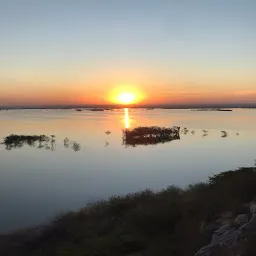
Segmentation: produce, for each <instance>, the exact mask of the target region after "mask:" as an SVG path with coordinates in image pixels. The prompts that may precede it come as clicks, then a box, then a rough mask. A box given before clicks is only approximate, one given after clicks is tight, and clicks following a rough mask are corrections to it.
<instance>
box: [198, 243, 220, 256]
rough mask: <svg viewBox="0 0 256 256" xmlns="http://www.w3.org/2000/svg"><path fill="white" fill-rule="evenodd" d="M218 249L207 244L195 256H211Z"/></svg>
mask: <svg viewBox="0 0 256 256" xmlns="http://www.w3.org/2000/svg"><path fill="white" fill-rule="evenodd" d="M217 248H218V247H216V245H214V244H209V245H206V246H204V247H202V248H201V249H200V250H199V251H198V252H197V253H196V254H195V256H211V255H213V253H214V252H215V251H216V249H217Z"/></svg>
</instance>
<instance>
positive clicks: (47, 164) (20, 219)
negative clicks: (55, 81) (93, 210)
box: [0, 109, 256, 232]
mask: <svg viewBox="0 0 256 256" xmlns="http://www.w3.org/2000/svg"><path fill="white" fill-rule="evenodd" d="M152 125H157V126H166V127H172V126H174V125H175V126H181V129H182V132H181V134H180V139H179V140H173V141H171V142H168V143H164V144H161V143H160V144H157V145H147V146H143V145H140V146H137V147H132V146H128V147H127V146H126V145H124V144H123V140H122V136H123V134H122V129H124V128H134V127H137V126H152ZM184 128H187V129H188V131H187V132H185V130H184ZM203 130H206V131H207V132H206V131H205V132H203ZM224 130H225V131H226V132H227V136H223V133H222V131H224ZM106 131H110V132H111V133H110V134H106ZM192 131H194V132H192ZM193 133H194V134H193ZM10 134H19V135H22V134H24V135H40V134H45V135H48V136H50V135H55V136H56V138H55V139H54V140H56V141H55V142H54V145H51V144H50V143H49V147H48V148H45V147H42V148H38V147H37V146H34V147H32V146H29V145H23V146H22V147H18V148H12V149H9V150H6V147H5V145H0V177H1V179H0V205H1V211H0V232H7V231H11V230H13V229H16V228H23V227H27V226H31V225H37V224H41V223H44V222H46V221H48V220H50V219H51V218H53V217H54V216H55V215H56V214H58V213H61V212H63V211H66V210H76V209H79V208H81V207H83V206H84V205H85V204H86V203H88V202H91V201H95V200H99V199H103V198H107V197H109V196H111V195H120V194H124V193H128V192H136V191H139V190H143V189H146V188H150V189H155V190H157V189H162V188H166V187H167V186H169V185H171V184H174V185H177V186H183V187H184V186H186V185H188V184H189V183H195V182H199V181H205V180H206V179H207V178H208V176H209V175H212V174H215V173H218V172H221V171H225V170H230V169H234V168H237V167H240V166H251V165H252V164H253V162H254V159H255V158H256V153H255V152H256V136H255V135H256V110H249V109H235V110H234V111H232V112H211V111H207V112H206V111H190V110H168V109H166V110H164V109H154V110H145V109H131V110H130V111H129V110H128V109H120V110H114V111H104V112H92V111H88V110H84V111H81V112H77V111H75V110H9V111H0V141H1V140H2V139H3V138H4V137H6V136H8V135H10ZM65 138H69V143H70V144H68V145H67V144H66V145H64V139H65ZM75 142H76V143H78V144H79V148H77V150H75V149H74V147H73V146H72V145H73V144H72V143H75Z"/></svg>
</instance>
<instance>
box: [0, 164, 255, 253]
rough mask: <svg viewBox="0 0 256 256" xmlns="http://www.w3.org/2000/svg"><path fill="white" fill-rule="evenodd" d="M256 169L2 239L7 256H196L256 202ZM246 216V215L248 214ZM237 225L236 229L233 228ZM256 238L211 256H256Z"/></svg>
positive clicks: (98, 208)
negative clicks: (219, 230) (219, 231)
mask: <svg viewBox="0 0 256 256" xmlns="http://www.w3.org/2000/svg"><path fill="white" fill-rule="evenodd" d="M255 184H256V168H255V167H251V168H241V169H238V170H236V171H228V172H223V173H220V174H218V175H214V176H212V177H210V178H209V180H208V182H205V183H198V184H192V185H189V186H188V187H186V188H184V189H181V188H178V187H175V186H170V187H169V188H167V189H165V190H162V191H155V192H153V191H151V190H145V191H142V192H138V193H134V194H128V195H125V196H115V197H111V198H109V199H107V200H104V201H100V202H97V203H94V204H89V205H87V206H86V207H85V208H83V209H81V210H80V211H77V212H68V213H64V214H62V215H60V216H58V217H56V218H55V219H54V220H53V221H52V222H51V223H49V224H48V225H46V226H42V227H37V228H31V229H27V230H21V231H17V232H14V233H12V234H8V235H2V236H0V255H5V256H23V255H24V256H44V255H47V256H53V255H54V256H55V255H60V256H74V255H75V256H92V255H94V256H144V255H146V256H156V255H161V256H170V255H177V256H191V255H194V254H195V253H196V252H197V251H198V250H199V249H200V248H201V247H202V246H204V245H206V244H208V243H209V242H210V241H211V237H212V234H213V231H214V230H216V229H217V228H219V227H220V226H221V225H223V223H226V222H227V221H228V219H229V220H230V223H231V225H233V226H234V227H235V225H236V223H235V222H233V221H232V219H233V218H234V217H235V216H236V215H237V214H240V213H245V211H247V208H248V204H249V203H250V202H252V201H255V195H256V186H255ZM246 213H247V212H246ZM232 223H233V224H232ZM255 241H256V233H252V234H250V236H249V237H248V239H247V240H246V241H243V242H241V243H239V244H238V245H237V247H236V248H231V249H230V248H217V249H218V250H217V249H216V254H211V255H216V256H217V255H218V256H224V255H230V256H235V255H238V254H237V253H238V251H239V255H241V256H245V255H256V247H255V246H254V243H255Z"/></svg>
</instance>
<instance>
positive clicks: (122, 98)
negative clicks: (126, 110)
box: [117, 92, 136, 104]
mask: <svg viewBox="0 0 256 256" xmlns="http://www.w3.org/2000/svg"><path fill="white" fill-rule="evenodd" d="M117 100H118V101H119V102H120V103H122V104H131V103H134V102H135V101H136V94H135V93H132V92H123V93H120V94H119V95H118V96H117Z"/></svg>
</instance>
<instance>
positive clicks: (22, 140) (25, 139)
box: [3, 134, 55, 150]
mask: <svg viewBox="0 0 256 256" xmlns="http://www.w3.org/2000/svg"><path fill="white" fill-rule="evenodd" d="M52 136H54V135H52ZM52 136H51V137H52ZM49 141H51V142H52V143H54V142H55V140H54V139H53V137H52V139H51V138H50V137H48V136H46V135H15V134H11V135H9V136H7V137H5V138H4V141H3V144H4V145H5V146H6V149H7V150H11V149H13V148H21V147H23V146H24V145H25V144H26V145H28V146H30V147H35V146H36V144H37V143H38V147H37V148H44V147H46V148H47V142H49Z"/></svg>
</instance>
